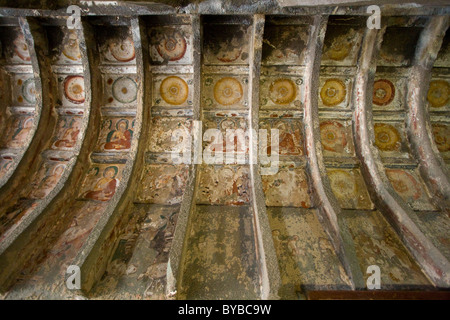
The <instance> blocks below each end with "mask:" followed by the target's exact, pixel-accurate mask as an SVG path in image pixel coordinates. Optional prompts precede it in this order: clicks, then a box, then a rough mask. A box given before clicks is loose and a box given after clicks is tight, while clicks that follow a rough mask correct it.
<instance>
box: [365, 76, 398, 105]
mask: <svg viewBox="0 0 450 320" xmlns="http://www.w3.org/2000/svg"><path fill="white" fill-rule="evenodd" d="M405 105H406V79H405V78H398V77H393V76H392V75H387V74H386V75H384V74H376V77H375V82H374V85H373V98H372V107H373V109H374V110H386V111H390V110H404V109H405Z"/></svg>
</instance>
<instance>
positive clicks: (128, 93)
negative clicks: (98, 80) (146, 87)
mask: <svg viewBox="0 0 450 320" xmlns="http://www.w3.org/2000/svg"><path fill="white" fill-rule="evenodd" d="M103 86H104V93H103V99H104V102H103V103H104V106H105V107H124V108H125V107H131V108H134V107H136V104H137V95H138V88H139V85H138V80H137V76H136V75H134V74H128V75H112V74H109V75H103Z"/></svg>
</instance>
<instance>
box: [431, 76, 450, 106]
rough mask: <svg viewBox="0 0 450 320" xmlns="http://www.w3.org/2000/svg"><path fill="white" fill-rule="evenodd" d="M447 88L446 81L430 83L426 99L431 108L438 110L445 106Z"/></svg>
mask: <svg viewBox="0 0 450 320" xmlns="http://www.w3.org/2000/svg"><path fill="white" fill-rule="evenodd" d="M449 87H450V86H449V84H448V82H447V81H443V80H435V81H431V82H430V89H429V90H428V94H427V99H428V101H429V102H430V104H431V106H432V107H433V108H440V107H443V106H445V105H446V104H447V102H448V93H449V89H450V88H449Z"/></svg>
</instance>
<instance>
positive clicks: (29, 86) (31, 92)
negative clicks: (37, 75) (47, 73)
mask: <svg viewBox="0 0 450 320" xmlns="http://www.w3.org/2000/svg"><path fill="white" fill-rule="evenodd" d="M22 95H23V97H24V99H25V100H26V101H27V102H28V103H36V89H35V86H34V79H32V78H30V79H27V80H25V82H24V83H23V85H22Z"/></svg>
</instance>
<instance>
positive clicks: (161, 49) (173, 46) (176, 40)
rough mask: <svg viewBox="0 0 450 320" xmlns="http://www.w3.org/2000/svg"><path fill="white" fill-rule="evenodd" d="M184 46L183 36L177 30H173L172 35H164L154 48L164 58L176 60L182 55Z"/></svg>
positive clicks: (184, 51) (184, 49)
mask: <svg viewBox="0 0 450 320" xmlns="http://www.w3.org/2000/svg"><path fill="white" fill-rule="evenodd" d="M186 48H187V44H186V40H185V39H184V37H183V36H182V35H181V34H180V33H179V32H175V33H174V34H173V35H170V36H164V39H162V40H161V42H160V43H159V45H158V46H157V47H156V50H157V51H158V53H159V55H160V56H161V57H162V58H163V59H164V60H169V61H177V60H180V59H181V58H183V57H184V54H185V53H186Z"/></svg>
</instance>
